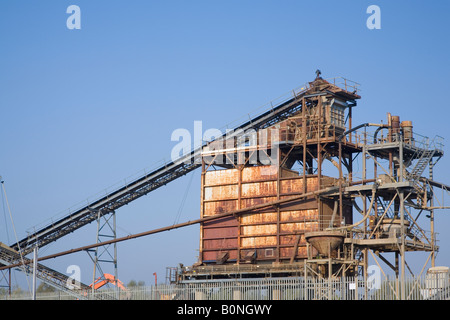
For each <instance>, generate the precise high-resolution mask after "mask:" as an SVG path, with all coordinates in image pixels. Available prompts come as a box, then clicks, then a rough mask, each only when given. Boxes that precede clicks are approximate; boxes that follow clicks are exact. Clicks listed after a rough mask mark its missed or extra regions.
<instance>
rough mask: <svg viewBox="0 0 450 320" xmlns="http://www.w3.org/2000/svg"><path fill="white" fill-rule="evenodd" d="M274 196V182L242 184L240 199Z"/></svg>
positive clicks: (275, 187) (275, 186)
mask: <svg viewBox="0 0 450 320" xmlns="http://www.w3.org/2000/svg"><path fill="white" fill-rule="evenodd" d="M276 194H277V184H276V181H261V182H254V183H244V184H242V197H261V196H275V195H276Z"/></svg>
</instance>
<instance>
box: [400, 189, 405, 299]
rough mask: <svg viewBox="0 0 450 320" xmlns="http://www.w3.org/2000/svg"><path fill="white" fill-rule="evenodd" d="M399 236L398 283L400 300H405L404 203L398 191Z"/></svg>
mask: <svg viewBox="0 0 450 320" xmlns="http://www.w3.org/2000/svg"><path fill="white" fill-rule="evenodd" d="M400 226H401V227H400V230H401V231H400V235H401V246H400V254H401V283H400V287H401V289H400V292H401V294H400V298H401V299H402V300H404V299H405V231H404V226H405V203H404V191H403V190H400Z"/></svg>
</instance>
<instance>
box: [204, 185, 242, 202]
mask: <svg viewBox="0 0 450 320" xmlns="http://www.w3.org/2000/svg"><path fill="white" fill-rule="evenodd" d="M237 197H238V186H237V185H225V186H216V187H205V193H204V200H206V201H208V200H227V199H237Z"/></svg>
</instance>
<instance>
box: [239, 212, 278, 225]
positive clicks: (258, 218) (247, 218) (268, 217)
mask: <svg viewBox="0 0 450 320" xmlns="http://www.w3.org/2000/svg"><path fill="white" fill-rule="evenodd" d="M276 221H277V213H276V212H264V213H250V214H243V215H242V217H241V224H242V225H248V224H255V223H271V222H276Z"/></svg>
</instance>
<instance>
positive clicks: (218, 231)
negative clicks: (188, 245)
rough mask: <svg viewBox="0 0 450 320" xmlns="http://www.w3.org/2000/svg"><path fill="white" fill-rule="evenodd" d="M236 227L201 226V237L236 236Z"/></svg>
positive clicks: (221, 237) (219, 237)
mask: <svg viewBox="0 0 450 320" xmlns="http://www.w3.org/2000/svg"><path fill="white" fill-rule="evenodd" d="M237 232H238V228H237V227H223V228H203V239H204V240H206V239H223V238H235V237H236V238H237V236H238V233H237Z"/></svg>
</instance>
